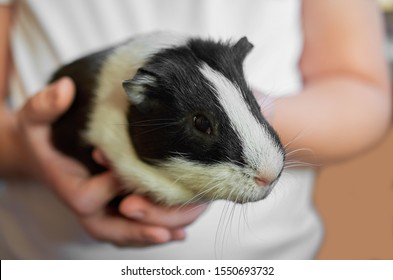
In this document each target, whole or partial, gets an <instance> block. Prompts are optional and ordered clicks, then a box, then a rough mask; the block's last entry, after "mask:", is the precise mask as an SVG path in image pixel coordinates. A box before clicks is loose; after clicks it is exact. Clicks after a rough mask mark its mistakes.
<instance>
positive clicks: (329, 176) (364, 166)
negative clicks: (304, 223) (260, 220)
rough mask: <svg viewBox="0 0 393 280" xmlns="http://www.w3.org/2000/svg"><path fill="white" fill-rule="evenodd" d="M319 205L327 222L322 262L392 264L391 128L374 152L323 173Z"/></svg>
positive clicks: (317, 193) (319, 189) (392, 134)
mask: <svg viewBox="0 0 393 280" xmlns="http://www.w3.org/2000/svg"><path fill="white" fill-rule="evenodd" d="M315 203H316V206H317V209H318V211H319V213H320V214H321V216H322V219H323V220H324V223H325V239H324V242H323V245H322V248H321V250H320V252H319V255H318V258H319V259H390V260H393V127H392V128H391V129H390V132H389V134H388V135H387V137H386V138H385V139H384V140H383V142H381V143H380V144H379V145H378V146H377V147H375V148H374V149H372V150H370V151H368V152H366V153H364V154H362V155H361V156H359V157H357V158H354V159H352V160H350V161H347V162H343V163H340V164H338V165H335V166H328V167H325V168H323V169H321V170H320V172H319V176H318V181H317V188H316V192H315Z"/></svg>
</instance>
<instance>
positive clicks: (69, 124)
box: [52, 32, 285, 205]
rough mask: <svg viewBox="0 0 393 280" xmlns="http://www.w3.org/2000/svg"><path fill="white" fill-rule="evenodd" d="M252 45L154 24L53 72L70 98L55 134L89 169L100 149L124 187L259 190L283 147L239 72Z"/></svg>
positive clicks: (226, 195) (189, 196)
mask: <svg viewBox="0 0 393 280" xmlns="http://www.w3.org/2000/svg"><path fill="white" fill-rule="evenodd" d="M252 48H253V45H252V44H251V43H249V42H248V40H247V38H245V37H244V38H241V39H240V40H239V41H238V42H236V43H233V42H230V41H228V42H216V41H213V40H210V39H209V40H205V39H201V38H191V37H187V36H183V35H178V34H173V33H166V32H158V33H151V34H145V35H139V36H136V37H134V38H132V39H130V40H129V41H127V42H125V43H122V44H120V45H117V46H114V47H111V48H108V49H106V50H103V51H100V52H97V53H94V54H91V55H89V56H86V57H83V58H80V59H78V60H76V61H74V62H72V63H70V64H68V65H65V66H64V67H62V68H61V69H59V70H58V71H57V72H56V73H55V74H54V76H53V78H52V81H54V80H56V79H58V78H60V77H62V76H68V77H71V78H72V79H73V80H74V82H75V84H76V98H75V100H74V102H73V104H72V106H71V108H70V109H69V110H68V111H67V112H66V113H65V114H64V115H63V116H62V117H61V118H60V119H58V121H57V122H56V123H54V125H53V135H52V140H53V143H54V145H55V147H56V148H57V149H59V150H60V151H62V152H63V153H65V154H67V155H69V156H71V157H74V158H76V159H78V160H79V161H80V162H82V163H83V164H84V165H86V167H87V168H88V169H89V170H90V172H91V173H93V174H94V173H98V172H101V171H103V168H102V167H101V166H99V165H97V164H96V163H95V162H94V161H93V160H92V157H91V153H92V150H93V148H94V147H98V148H100V149H101V150H102V151H103V152H104V154H105V155H106V157H107V158H108V160H109V161H110V163H111V166H112V168H113V169H114V170H115V172H116V173H117V175H118V176H119V178H120V179H121V180H122V182H123V183H124V184H125V185H126V186H128V188H129V189H130V191H132V192H135V193H138V194H143V195H147V196H148V197H150V198H152V199H154V200H156V201H157V202H162V203H164V204H168V205H174V204H179V203H187V202H195V201H199V200H202V201H205V200H216V199H227V200H231V201H235V202H238V203H245V202H250V201H257V200H260V199H263V198H265V197H266V196H267V195H268V194H269V193H270V191H271V189H272V188H273V186H274V185H275V183H276V182H277V180H278V178H279V176H280V174H281V172H282V170H283V166H284V160H285V153H284V150H283V146H282V144H281V143H280V140H279V137H278V136H277V134H276V133H275V131H274V130H273V129H272V128H271V126H270V125H269V124H268V123H267V122H266V120H265V119H264V117H263V116H262V114H261V112H260V108H259V106H258V104H257V102H256V100H255V98H254V96H253V94H252V92H251V90H250V88H249V87H248V86H247V83H246V80H245V77H244V73H243V61H244V58H245V57H246V55H247V54H248V53H249V52H250V50H251V49H252Z"/></svg>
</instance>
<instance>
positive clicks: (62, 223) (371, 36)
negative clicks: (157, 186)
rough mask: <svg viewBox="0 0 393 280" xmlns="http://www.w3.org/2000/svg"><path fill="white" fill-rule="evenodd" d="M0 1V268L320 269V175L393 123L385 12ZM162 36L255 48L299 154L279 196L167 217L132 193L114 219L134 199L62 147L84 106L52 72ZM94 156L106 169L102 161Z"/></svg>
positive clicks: (253, 81)
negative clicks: (164, 265)
mask: <svg viewBox="0 0 393 280" xmlns="http://www.w3.org/2000/svg"><path fill="white" fill-rule="evenodd" d="M0 3H1V4H0V21H1V24H0V36H1V38H2V40H1V42H0V129H1V133H0V178H1V187H0V228H1V230H0V257H1V258H2V259H13V258H19V259H101V258H102V259H122V258H125V259H132V258H135V259H212V258H213V259H214V258H223V259H228V258H233V259H310V258H313V257H314V256H315V255H316V253H317V251H318V248H319V245H320V243H321V240H322V237H323V229H322V223H321V221H320V218H319V216H318V214H317V213H316V211H315V209H314V207H313V202H312V193H313V185H314V179H315V170H314V169H313V168H312V167H309V166H314V165H315V166H319V165H322V164H327V163H330V162H337V161H339V160H342V159H346V158H348V157H351V156H353V155H356V154H358V153H360V152H362V151H364V150H366V149H368V148H370V147H372V146H373V145H374V144H375V143H377V142H378V141H379V140H380V139H381V138H382V137H383V135H384V134H385V132H386V131H387V128H388V126H389V124H390V116H391V110H392V108H391V104H392V102H391V93H390V81H389V73H388V70H387V65H386V62H385V59H384V46H383V26H382V20H381V15H380V12H379V11H378V7H377V4H376V3H375V2H374V1H339V0H332V1H313V0H303V1H301V0H283V1H270V0H253V1H247V2H246V3H245V2H244V1H241V0H234V1H231V4H230V5H229V4H228V1H225V0H204V1H192V0H186V1H184V0H167V1H157V0H146V1H136V0H135V1H134V0H119V1H93V0H82V1H81V0H69V1H60V0H51V1H37V0H24V1H22V0H20V1H18V0H14V1H12V0H8V1H7V0H1V1H0ZM174 12H175V16H174ZM155 30H172V31H176V32H182V33H186V34H191V35H193V36H205V37H206V36H208V37H209V36H210V37H211V38H221V39H223V40H226V39H229V38H241V37H243V36H247V38H248V39H249V40H250V42H252V44H253V45H254V49H253V50H252V52H251V53H250V54H249V56H248V57H247V59H246V61H245V64H244V71H245V74H246V77H247V81H248V83H249V84H250V85H251V87H252V89H253V90H254V93H255V96H256V98H257V100H258V102H259V105H260V107H261V110H262V113H263V114H264V115H265V117H266V118H267V120H268V121H269V122H270V124H271V125H272V126H273V128H274V129H275V130H276V131H277V132H278V134H279V135H280V138H281V140H282V142H283V145H284V146H285V147H286V152H287V163H286V165H287V167H286V169H285V170H284V172H283V175H282V176H281V178H280V180H279V182H278V184H277V186H276V187H275V189H274V190H273V192H272V193H271V194H270V196H269V197H268V198H266V199H264V200H262V201H259V202H255V203H250V204H245V205H237V204H233V203H232V202H228V201H216V202H212V203H209V204H208V205H207V204H190V205H186V206H182V207H179V206H173V207H164V206H162V205H157V204H155V203H153V202H152V201H150V200H149V199H147V198H145V197H143V196H139V195H132V194H131V195H128V196H126V197H124V198H123V199H122V201H121V202H120V204H119V207H118V211H117V212H116V213H114V212H110V211H108V207H107V206H108V204H109V203H110V202H111V201H112V200H113V199H114V198H115V197H117V196H118V195H119V192H121V190H122V189H121V182H119V181H118V180H117V178H116V176H115V175H114V174H113V172H112V171H111V170H110V168H109V171H107V172H104V173H100V174H98V175H94V176H92V175H90V174H89V172H88V171H87V170H86V168H84V167H83V166H82V165H81V164H79V163H78V162H76V161H74V160H73V159H70V158H68V157H66V156H64V155H62V154H61V153H59V152H58V151H56V150H55V149H54V148H53V146H52V145H51V143H50V140H49V138H50V135H51V129H50V128H51V124H52V123H54V122H55V121H56V119H58V118H59V117H60V116H61V115H62V114H63V113H64V112H65V111H66V110H67V109H68V107H69V106H70V104H71V103H72V100H73V99H74V98H75V85H74V83H73V81H72V80H71V79H70V78H67V77H64V78H61V79H59V80H57V81H56V82H54V83H53V84H50V85H49V86H45V85H46V82H47V81H48V80H49V77H50V75H51V74H52V73H53V71H54V70H55V69H57V68H58V67H59V66H61V65H64V64H66V63H68V62H70V61H72V60H74V59H75V58H77V57H80V56H82V55H85V54H88V53H91V52H93V51H96V50H99V49H103V48H105V47H108V46H110V45H113V44H115V43H118V42H121V41H124V40H125V39H127V38H130V37H132V36H134V35H136V34H140V33H146V32H151V31H155ZM306 150H310V151H312V155H311V156H310V154H308V153H307V152H305V151H306ZM92 158H93V159H94V160H95V161H96V162H97V163H99V164H101V165H108V162H107V160H106V157H105V155H104V154H103V153H102V151H100V150H94V151H93V152H92ZM299 161H301V162H303V161H305V162H307V164H305V166H299V165H298V162H299ZM157 245H161V246H157Z"/></svg>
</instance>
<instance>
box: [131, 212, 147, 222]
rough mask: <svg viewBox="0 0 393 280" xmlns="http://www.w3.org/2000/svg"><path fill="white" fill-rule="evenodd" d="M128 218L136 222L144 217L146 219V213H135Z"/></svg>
mask: <svg viewBox="0 0 393 280" xmlns="http://www.w3.org/2000/svg"><path fill="white" fill-rule="evenodd" d="M127 217H128V218H130V219H134V220H140V219H142V218H143V217H145V213H143V212H142V211H135V212H133V213H131V214H129V215H127Z"/></svg>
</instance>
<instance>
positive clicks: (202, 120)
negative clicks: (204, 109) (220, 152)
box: [193, 114, 212, 135]
mask: <svg viewBox="0 0 393 280" xmlns="http://www.w3.org/2000/svg"><path fill="white" fill-rule="evenodd" d="M193 121H194V127H195V128H196V129H197V130H199V131H200V132H202V133H205V134H208V135H210V134H211V133H212V126H211V124H210V121H209V119H208V118H206V117H205V116H204V115H201V114H198V115H195V116H194V119H193Z"/></svg>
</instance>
